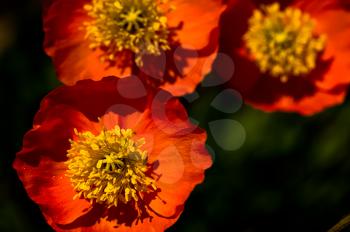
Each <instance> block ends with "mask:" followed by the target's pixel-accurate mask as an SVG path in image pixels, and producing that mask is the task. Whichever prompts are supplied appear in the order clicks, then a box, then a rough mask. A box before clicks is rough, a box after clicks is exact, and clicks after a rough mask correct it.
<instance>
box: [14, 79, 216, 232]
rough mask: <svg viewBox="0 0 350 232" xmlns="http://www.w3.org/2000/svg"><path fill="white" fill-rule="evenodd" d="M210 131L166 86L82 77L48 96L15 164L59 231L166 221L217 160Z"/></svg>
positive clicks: (154, 226)
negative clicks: (148, 88)
mask: <svg viewBox="0 0 350 232" xmlns="http://www.w3.org/2000/svg"><path fill="white" fill-rule="evenodd" d="M130 91H131V92H132V95H130V94H129V93H130ZM135 93H137V94H135ZM205 140H206V133H205V132H204V131H203V130H201V129H199V128H197V127H195V126H194V125H192V124H191V123H190V122H189V120H188V116H187V114H186V111H185V109H184V107H183V106H182V105H181V104H180V103H179V101H178V100H176V99H174V98H172V96H171V95H170V94H169V93H168V92H165V91H160V92H158V93H156V94H154V93H152V94H150V93H147V92H145V88H143V86H142V85H141V84H140V82H139V81H138V79H136V78H123V79H118V78H115V77H108V78H104V79H102V80H101V81H92V80H84V81H80V82H78V83H77V84H76V85H74V86H64V87H60V88H58V89H56V90H54V91H53V92H51V93H50V94H49V95H48V96H47V97H45V99H44V100H43V101H42V103H41V107H40V110H39V112H38V113H37V115H36V116H35V119H34V126H33V129H31V130H30V131H29V132H28V133H27V134H26V135H25V137H24V142H23V148H22V150H21V151H20V152H19V153H17V156H16V160H15V162H14V168H15V169H16V170H17V172H18V175H19V177H20V179H21V181H22V182H23V185H24V187H25V189H26V190H27V192H28V194H29V196H30V197H31V198H32V200H33V201H35V202H36V203H37V204H38V205H39V206H40V208H41V210H42V213H43V214H44V216H45V218H46V220H47V222H48V224H50V226H52V227H53V228H54V229H55V230H56V231H114V230H116V229H117V230H120V231H127V230H132V231H164V230H165V229H166V228H168V227H169V226H171V225H172V224H174V223H175V221H176V220H177V219H178V218H179V216H180V214H181V212H182V211H183V208H184V203H185V201H186V199H187V198H188V196H189V194H190V193H191V191H192V190H193V188H194V187H195V185H196V184H198V183H200V182H202V180H203V178H204V170H205V169H206V168H208V167H209V166H210V165H211V162H212V161H211V158H210V155H209V154H208V152H207V150H206V148H205Z"/></svg>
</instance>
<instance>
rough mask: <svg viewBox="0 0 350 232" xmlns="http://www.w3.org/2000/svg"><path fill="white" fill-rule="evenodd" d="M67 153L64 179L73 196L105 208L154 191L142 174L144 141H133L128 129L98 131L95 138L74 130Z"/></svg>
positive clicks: (154, 188) (152, 182)
mask: <svg viewBox="0 0 350 232" xmlns="http://www.w3.org/2000/svg"><path fill="white" fill-rule="evenodd" d="M75 134H76V135H77V139H75V140H71V141H70V142H71V148H70V149H69V150H68V154H67V157H68V161H67V162H66V164H67V166H68V170H67V176H68V177H69V178H70V180H71V182H72V184H73V186H74V189H75V191H76V192H77V194H76V195H75V197H74V198H75V199H76V198H80V197H83V198H85V199H87V200H89V201H90V203H94V202H96V203H101V204H105V205H106V206H107V207H111V206H117V204H118V202H123V203H128V202H129V201H131V200H134V201H135V202H136V201H138V200H139V199H140V197H142V194H143V193H147V192H151V191H155V190H156V189H157V188H156V186H155V181H154V179H152V178H151V177H149V176H147V175H146V171H147V166H146V162H147V153H146V151H142V150H141V148H140V147H141V146H142V145H143V144H144V139H141V140H138V141H134V140H133V136H134V132H133V131H132V130H131V129H120V128H119V127H118V126H116V127H115V128H114V129H112V130H102V131H101V133H100V134H99V135H97V136H96V135H93V134H92V133H91V132H83V133H80V132H78V131H77V130H75Z"/></svg>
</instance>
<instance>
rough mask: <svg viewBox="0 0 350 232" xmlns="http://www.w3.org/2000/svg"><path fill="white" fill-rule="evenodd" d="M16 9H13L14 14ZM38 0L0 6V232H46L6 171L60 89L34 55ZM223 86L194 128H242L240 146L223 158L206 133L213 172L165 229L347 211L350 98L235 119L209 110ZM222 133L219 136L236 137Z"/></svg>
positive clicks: (39, 52)
mask: <svg viewBox="0 0 350 232" xmlns="http://www.w3.org/2000/svg"><path fill="white" fill-rule="evenodd" d="M19 6H20V7H19ZM42 42H43V32H42V23H41V12H40V2H39V1H35V0H22V1H20V0H12V1H9V0H3V1H2V3H1V9H0V78H1V84H0V86H1V91H0V94H1V98H0V99H1V106H2V110H1V112H2V113H1V116H0V117H1V140H0V141H1V146H0V147H1V153H0V155H1V163H0V170H1V172H0V189H1V191H0V199H1V200H0V231H4V232H6V231H21V232H22V231H29V232H30V231H52V230H51V228H50V227H49V226H47V225H46V222H45V220H44V218H43V216H42V215H41V213H40V210H39V208H38V206H37V205H36V204H35V203H33V202H32V201H31V200H30V199H29V198H28V196H27V194H26V192H25V190H24V189H23V186H22V184H21V183H20V181H19V180H18V178H17V175H16V173H15V171H14V170H13V169H12V166H11V165H12V162H13V160H14V158H15V153H16V152H17V151H18V150H19V149H20V147H21V143H22V138H23V135H24V133H25V132H26V131H28V130H29V129H30V128H31V125H32V119H33V116H34V114H35V112H36V111H37V109H38V108H39V104H40V100H41V99H42V98H43V97H44V96H45V95H46V94H47V93H48V92H49V91H50V90H52V89H54V88H55V87H56V86H58V85H59V83H58V81H57V80H56V78H55V72H54V70H53V67H52V64H51V62H50V59H49V58H48V57H47V56H46V55H45V54H44V52H43V49H42ZM221 90H222V87H220V86H219V87H213V88H204V87H203V88H201V87H199V88H198V94H199V96H200V98H199V99H197V100H196V101H194V102H193V103H191V104H189V103H188V102H187V101H186V100H185V99H182V101H183V102H184V104H185V105H186V107H187V108H188V109H189V113H190V115H191V117H192V118H193V119H194V120H195V121H198V122H199V123H200V126H201V127H203V128H206V129H208V130H209V129H210V128H209V123H210V122H212V121H215V120H221V119H233V120H235V121H237V122H239V123H240V124H241V125H243V128H244V129H245V132H246V139H245V143H244V144H243V146H242V147H241V148H240V149H238V150H236V151H224V150H223V149H221V148H220V147H219V146H217V144H216V143H215V141H214V139H213V137H212V136H211V135H210V134H209V139H208V145H209V147H210V149H211V150H213V151H214V152H213V158H214V165H213V167H212V168H211V169H210V170H208V171H207V173H206V179H205V182H204V183H203V184H202V185H200V186H198V187H197V188H196V189H195V191H194V192H193V193H192V194H191V196H190V198H189V200H188V201H187V203H186V205H185V211H184V213H183V214H182V216H181V217H180V219H179V221H178V222H177V223H176V224H175V226H173V227H172V228H171V229H170V230H169V231H201V232H205V231H221V230H222V231H227V230H229V231H244V232H253V231H326V230H327V229H329V228H330V227H331V226H332V225H334V224H335V223H336V222H337V221H338V220H340V219H341V217H343V216H345V215H346V214H348V213H349V212H350V185H349V184H348V183H349V178H350V154H349V148H350V107H349V106H350V100H349V99H348V100H347V101H346V102H345V103H344V104H343V105H342V106H338V107H334V108H332V109H329V110H327V111H325V112H323V113H321V114H318V115H316V116H313V117H301V116H298V115H295V114H284V113H272V114H271V113H264V112H261V111H258V110H255V109H252V108H250V107H248V106H243V107H242V108H241V109H240V110H239V111H238V112H236V113H233V114H225V113H222V112H220V111H218V110H216V109H215V108H213V107H211V106H210V103H211V102H212V101H213V99H214V98H215V96H217V94H218V93H220V91H221ZM235 133H236V132H235V131H232V130H224V131H222V134H221V135H220V137H221V138H228V139H232V141H233V142H234V140H235V138H237V136H238V135H237V134H235Z"/></svg>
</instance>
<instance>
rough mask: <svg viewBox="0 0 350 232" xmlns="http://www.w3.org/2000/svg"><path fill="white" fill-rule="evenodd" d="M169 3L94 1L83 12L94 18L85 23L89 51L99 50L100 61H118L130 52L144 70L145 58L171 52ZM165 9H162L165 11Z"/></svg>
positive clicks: (126, 0)
mask: <svg viewBox="0 0 350 232" xmlns="http://www.w3.org/2000/svg"><path fill="white" fill-rule="evenodd" d="M166 3H167V2H166V0H160V1H155V0H92V2H91V4H88V5H85V6H84V9H85V11H86V12H87V14H88V15H89V16H90V17H91V20H90V21H87V22H85V23H84V26H85V28H86V38H87V39H89V41H90V46H89V47H90V48H91V49H97V48H100V49H102V50H103V51H104V55H102V56H101V57H100V59H101V61H102V62H104V61H111V62H113V61H115V59H116V54H117V53H118V52H121V51H124V50H128V51H131V52H132V53H133V54H134V56H135V62H136V64H137V65H139V66H142V56H143V55H160V54H161V52H162V51H166V50H169V49H170V47H169V42H168V37H169V30H168V27H167V18H166V16H165V13H166V12H165V11H164V10H161V9H162V8H161V5H163V4H166ZM165 8H166V7H163V9H165Z"/></svg>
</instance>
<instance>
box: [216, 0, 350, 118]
mask: <svg viewBox="0 0 350 232" xmlns="http://www.w3.org/2000/svg"><path fill="white" fill-rule="evenodd" d="M229 5H230V6H229V7H228V9H227V11H226V12H224V14H223V16H222V18H221V22H220V25H221V30H220V31H221V36H220V44H221V45H220V50H221V51H222V52H225V53H227V54H229V55H230V56H231V58H232V59H233V61H234V62H235V68H236V69H235V74H234V76H233V78H232V80H231V81H230V84H231V86H233V87H234V88H236V89H237V90H239V91H240V92H241V93H242V95H243V96H244V98H245V100H246V101H247V102H248V103H250V104H251V105H252V106H254V107H256V108H259V109H262V110H264V111H287V112H298V113H300V114H303V115H311V114H314V113H317V112H320V111H321V110H323V109H324V108H326V107H330V106H333V105H336V104H339V103H341V102H343V100H344V97H345V95H346V90H347V87H348V84H349V82H350V60H349V59H348V57H349V55H350V40H349V38H350V12H349V7H348V4H347V1H341V0H327V1H316V0H285V1H269V0H265V1H263V0H246V1H235V0H233V1H230V4H229Z"/></svg>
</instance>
